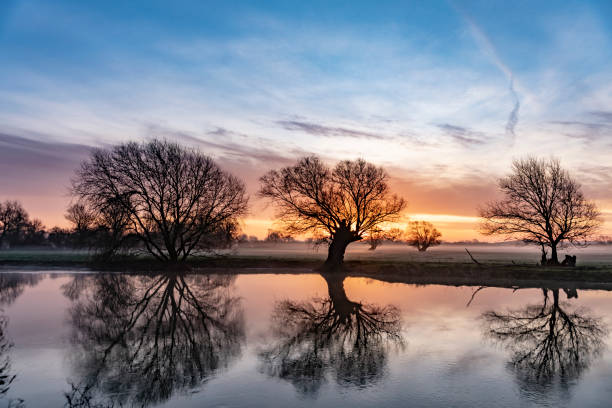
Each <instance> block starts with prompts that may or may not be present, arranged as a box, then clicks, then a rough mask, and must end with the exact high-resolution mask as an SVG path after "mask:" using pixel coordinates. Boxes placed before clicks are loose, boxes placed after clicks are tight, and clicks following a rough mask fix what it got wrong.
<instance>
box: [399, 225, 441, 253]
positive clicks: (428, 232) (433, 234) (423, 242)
mask: <svg viewBox="0 0 612 408" xmlns="http://www.w3.org/2000/svg"><path fill="white" fill-rule="evenodd" d="M407 235H408V245H410V246H413V247H416V249H418V250H419V252H425V251H427V248H429V247H432V246H435V245H440V244H441V243H442V242H441V241H440V237H441V236H442V234H441V233H440V232H439V231H438V230H437V229H436V228H435V227H434V226H433V224H432V223H430V222H427V221H413V222H411V223H410V225H409V226H408V231H407Z"/></svg>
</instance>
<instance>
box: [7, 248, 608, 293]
mask: <svg viewBox="0 0 612 408" xmlns="http://www.w3.org/2000/svg"><path fill="white" fill-rule="evenodd" d="M468 259H469V258H468ZM478 262H479V263H475V262H474V261H472V260H469V261H467V262H456V261H439V262H434V261H427V262H415V261H398V260H392V261H386V260H381V259H366V260H348V261H346V262H345V265H344V268H343V271H341V272H339V273H341V274H344V275H345V276H348V277H361V278H371V279H376V280H379V281H384V282H389V283H407V284H423V285H428V284H440V285H453V286H495V287H506V288H527V287H547V288H551V289H554V288H575V289H604V290H612V265H607V264H600V265H588V264H587V265H582V266H577V267H573V268H569V267H540V266H537V265H536V264H526V263H525V264H518V263H509V264H504V263H490V262H489V263H483V262H480V261H478ZM321 263H322V262H321V260H320V259H313V258H307V257H304V258H298V257H289V258H287V257H281V256H239V255H231V254H230V255H216V256H207V257H194V258H191V259H190V260H189V261H188V262H186V263H185V264H184V265H179V266H176V265H174V266H168V265H163V264H160V263H159V262H156V261H155V260H154V259H152V258H148V257H129V258H123V259H116V260H113V261H107V262H98V261H95V260H92V259H91V257H90V256H89V255H88V254H87V253H84V252H53V251H46V252H45V251H40V252H37V251H30V252H0V271H15V270H31V269H43V270H65V269H72V270H75V269H78V270H81V271H99V272H125V273H159V272H163V271H173V272H177V271H185V272H190V273H206V274H209V273H214V274H260V273H272V274H311V273H319V268H320V266H321Z"/></svg>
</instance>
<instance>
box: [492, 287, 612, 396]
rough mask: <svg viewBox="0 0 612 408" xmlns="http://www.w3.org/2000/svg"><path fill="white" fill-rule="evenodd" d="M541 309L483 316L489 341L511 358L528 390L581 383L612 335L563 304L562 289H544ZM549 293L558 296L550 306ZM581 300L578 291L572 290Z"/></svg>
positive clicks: (533, 307) (534, 307)
mask: <svg viewBox="0 0 612 408" xmlns="http://www.w3.org/2000/svg"><path fill="white" fill-rule="evenodd" d="M542 293H543V295H544V301H543V303H542V304H541V305H529V306H527V307H526V308H524V309H521V310H514V311H508V312H506V313H498V312H495V311H488V312H486V313H484V314H483V316H482V317H483V321H484V330H485V335H486V336H487V337H488V338H490V339H492V340H493V341H495V342H499V343H501V344H503V345H504V346H505V347H506V348H507V349H508V350H509V351H510V352H511V355H512V356H511V366H512V367H513V369H514V371H515V373H516V375H517V378H518V380H519V383H520V384H522V385H523V386H524V387H527V388H533V387H534V386H538V387H541V388H542V389H544V390H545V389H547V386H548V385H550V384H552V383H553V382H556V381H558V382H559V383H560V384H561V385H563V386H567V384H569V383H571V381H572V380H575V379H577V378H579V377H580V375H581V374H582V372H583V371H584V370H586V369H587V368H588V367H589V365H590V363H591V361H592V360H593V358H595V357H597V356H599V355H600V354H601V351H602V349H603V342H602V339H603V338H604V336H605V335H606V334H607V329H606V328H605V327H604V325H603V323H602V321H601V320H600V319H599V318H595V317H592V316H589V314H588V311H587V310H581V309H571V308H570V306H569V305H565V304H563V303H561V302H560V301H559V290H558V289H552V290H549V289H542ZM549 293H552V302H550V298H549ZM566 293H567V295H568V298H569V297H577V293H576V291H575V290H569V289H568V290H566Z"/></svg>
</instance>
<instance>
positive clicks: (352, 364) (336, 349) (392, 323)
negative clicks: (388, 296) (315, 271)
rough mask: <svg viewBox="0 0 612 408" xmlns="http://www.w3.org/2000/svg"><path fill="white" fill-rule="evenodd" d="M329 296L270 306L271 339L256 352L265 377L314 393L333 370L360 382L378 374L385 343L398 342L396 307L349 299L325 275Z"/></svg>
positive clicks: (340, 286) (340, 379)
mask: <svg viewBox="0 0 612 408" xmlns="http://www.w3.org/2000/svg"><path fill="white" fill-rule="evenodd" d="M326 281H327V284H328V288H329V297H327V298H323V299H316V298H315V299H313V300H311V301H307V302H292V301H289V300H285V301H282V302H279V303H278V304H277V305H276V308H275V312H274V315H273V330H272V331H273V333H274V335H275V336H276V337H277V341H276V342H275V343H274V344H273V345H272V346H270V347H268V348H267V349H265V350H263V351H262V352H261V353H260V358H261V359H262V362H263V369H264V371H265V372H267V373H268V374H269V375H272V376H277V377H279V378H283V379H286V380H288V381H290V382H291V383H293V385H294V386H295V387H296V388H297V389H298V390H299V391H300V392H301V393H303V394H315V393H316V392H317V391H318V389H319V387H320V386H321V385H322V383H323V382H324V380H325V373H326V372H327V371H328V370H333V371H334V372H335V374H336V380H337V381H338V383H340V384H354V385H360V386H361V385H366V384H368V383H370V382H372V381H375V380H376V379H378V378H380V376H381V375H382V373H383V367H384V366H385V364H386V354H387V347H388V346H389V345H390V344H396V345H401V344H403V339H402V336H401V334H400V331H401V323H400V316H399V310H398V309H397V308H396V307H395V306H385V307H379V306H376V305H364V304H361V303H356V302H352V301H350V300H349V299H348V298H347V297H346V293H345V292H344V287H343V284H342V281H343V278H334V277H326Z"/></svg>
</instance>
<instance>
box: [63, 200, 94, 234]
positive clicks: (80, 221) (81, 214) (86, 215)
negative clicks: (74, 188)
mask: <svg viewBox="0 0 612 408" xmlns="http://www.w3.org/2000/svg"><path fill="white" fill-rule="evenodd" d="M64 217H65V218H66V219H67V220H68V221H69V222H70V223H71V224H72V225H73V228H74V230H75V231H76V232H86V231H89V230H91V229H92V228H93V225H94V222H95V221H96V214H95V212H94V211H91V210H89V209H88V208H87V207H86V206H85V205H84V204H82V203H75V204H72V205H71V206H70V207H68V209H67V210H66V215H65V216H64Z"/></svg>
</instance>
